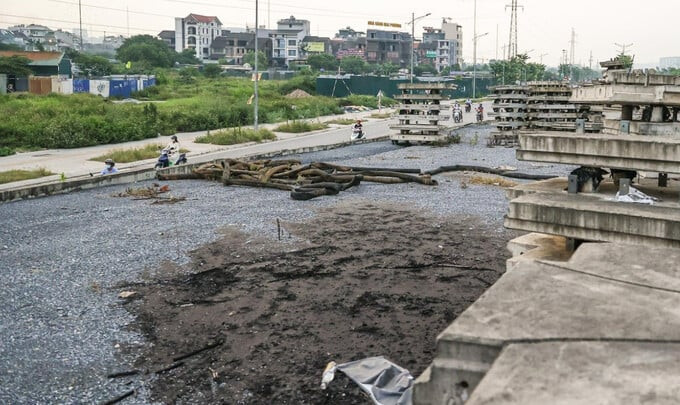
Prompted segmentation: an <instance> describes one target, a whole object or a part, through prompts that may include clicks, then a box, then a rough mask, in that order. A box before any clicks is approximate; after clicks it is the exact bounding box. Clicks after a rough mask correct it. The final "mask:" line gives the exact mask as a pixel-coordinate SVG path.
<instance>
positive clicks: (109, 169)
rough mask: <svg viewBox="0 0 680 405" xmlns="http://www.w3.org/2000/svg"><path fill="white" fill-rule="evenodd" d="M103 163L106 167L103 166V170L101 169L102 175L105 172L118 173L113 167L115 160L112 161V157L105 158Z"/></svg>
mask: <svg viewBox="0 0 680 405" xmlns="http://www.w3.org/2000/svg"><path fill="white" fill-rule="evenodd" d="M104 164H105V165H106V167H105V168H104V170H102V171H101V175H102V176H105V175H107V174H114V173H118V169H116V167H115V166H116V162H114V161H113V159H106V160H105V161H104ZM90 175H92V174H90Z"/></svg>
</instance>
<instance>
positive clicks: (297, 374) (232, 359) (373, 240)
mask: <svg viewBox="0 0 680 405" xmlns="http://www.w3.org/2000/svg"><path fill="white" fill-rule="evenodd" d="M283 228H284V229H285V231H286V232H284V238H287V237H288V236H287V234H288V232H290V233H291V234H292V235H294V236H295V237H296V238H299V239H300V240H301V241H302V242H299V243H297V244H296V245H291V242H290V240H292V239H288V240H289V242H287V243H281V242H277V241H274V242H272V241H271V240H263V239H259V240H258V239H257V238H255V237H253V236H252V235H250V236H249V235H243V234H242V233H239V232H238V231H233V232H228V233H227V234H225V236H224V238H223V239H222V240H220V241H218V242H215V243H213V244H210V245H206V246H204V247H202V248H200V249H198V250H196V251H195V252H194V253H193V254H192V256H193V257H192V259H193V261H192V263H191V264H189V266H191V270H192V271H193V272H194V274H193V275H191V276H188V277H187V276H183V277H181V278H177V279H172V280H164V281H159V282H155V283H152V284H150V285H146V286H135V289H136V290H137V293H138V294H137V297H139V298H137V300H136V301H134V302H131V303H129V304H130V305H127V307H128V308H129V309H130V310H131V311H132V312H133V313H134V314H135V315H137V319H138V324H137V325H136V326H137V329H138V330H139V331H141V332H142V333H144V334H145V335H146V337H147V338H148V339H149V340H150V341H151V343H153V345H152V346H151V347H150V348H148V350H147V352H146V353H145V354H144V355H143V356H142V357H141V358H140V359H139V361H138V364H137V366H138V367H139V368H140V369H158V368H159V367H164V366H165V367H167V366H168V365H171V364H173V362H176V361H178V360H177V359H178V358H180V359H182V364H181V365H179V366H177V367H176V368H172V369H170V370H168V371H167V372H163V373H161V374H159V375H158V378H157V379H156V380H155V381H153V382H152V384H153V385H152V389H153V395H154V397H155V399H157V400H160V401H163V402H166V403H175V402H183V403H192V402H203V403H229V404H234V403H237V404H261V403H276V404H357V403H366V404H368V403H370V401H369V400H368V399H367V397H365V396H364V395H363V394H362V393H361V391H360V390H359V389H358V388H357V387H356V386H355V385H354V384H353V383H351V382H350V381H349V380H348V379H347V378H346V377H344V376H343V375H341V374H338V375H337V377H336V381H334V382H333V383H332V384H331V385H330V387H329V388H328V389H327V390H326V391H322V390H321V389H320V388H319V384H320V376H321V372H322V371H323V369H324V367H325V365H326V363H327V362H328V361H330V360H335V361H337V362H346V361H351V360H358V359H361V358H365V357H369V356H377V355H384V356H385V357H387V358H388V359H390V360H392V361H394V362H395V363H397V364H399V365H401V366H403V367H405V368H407V369H408V370H409V371H410V372H411V373H412V374H413V375H414V376H418V375H419V374H420V373H421V372H422V371H423V370H424V369H425V367H426V366H427V365H428V364H429V362H430V361H432V358H433V356H434V350H435V338H436V336H437V334H438V333H440V332H441V331H442V330H443V329H444V328H445V327H446V325H448V324H449V323H450V322H451V321H452V320H453V319H455V318H456V317H457V316H458V315H459V314H460V313H461V312H462V311H464V310H465V309H466V308H467V307H468V306H469V305H470V304H471V303H472V302H474V301H475V300H476V299H477V297H479V296H480V295H481V294H482V293H483V292H484V291H485V290H486V289H487V288H488V287H489V286H490V285H492V284H493V283H494V282H495V281H496V280H497V278H498V277H499V276H500V274H501V273H502V271H503V269H504V267H505V266H504V265H505V259H506V250H505V244H506V241H507V239H508V237H509V235H507V234H505V233H504V232H498V230H496V229H489V228H488V227H487V226H485V225H482V224H480V223H478V222H477V221H475V220H471V219H467V218H447V219H442V218H436V217H428V216H425V215H423V214H422V213H421V212H415V211H409V210H407V209H403V208H400V207H395V206H391V205H389V206H388V205H378V204H374V203H370V202H357V201H354V202H352V203H351V204H349V203H344V204H343V205H340V206H337V207H335V208H332V209H325V210H322V211H321V212H320V213H319V215H318V216H317V217H316V218H315V219H313V220H312V221H310V222H308V223H303V224H291V223H287V224H283ZM272 234H273V235H276V234H277V228H276V224H273V225H272ZM215 342H217V343H215ZM186 353H196V354H195V355H192V356H190V357H188V358H184V356H182V355H183V354H186Z"/></svg>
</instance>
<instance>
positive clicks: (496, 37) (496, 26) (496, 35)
mask: <svg viewBox="0 0 680 405" xmlns="http://www.w3.org/2000/svg"><path fill="white" fill-rule="evenodd" d="M496 60H498V24H496Z"/></svg>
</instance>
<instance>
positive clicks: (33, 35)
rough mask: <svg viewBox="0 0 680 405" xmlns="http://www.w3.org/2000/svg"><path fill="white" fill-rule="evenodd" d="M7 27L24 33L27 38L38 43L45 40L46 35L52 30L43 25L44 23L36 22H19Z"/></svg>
mask: <svg viewBox="0 0 680 405" xmlns="http://www.w3.org/2000/svg"><path fill="white" fill-rule="evenodd" d="M7 29H8V30H9V31H12V32H20V33H22V34H23V35H25V36H26V37H27V38H28V39H29V40H31V41H33V42H40V43H43V42H46V41H47V38H46V37H47V35H48V34H49V33H51V32H52V30H51V29H49V28H47V27H45V26H44V25H37V24H28V25H24V24H19V25H15V26H12V27H9V28H7Z"/></svg>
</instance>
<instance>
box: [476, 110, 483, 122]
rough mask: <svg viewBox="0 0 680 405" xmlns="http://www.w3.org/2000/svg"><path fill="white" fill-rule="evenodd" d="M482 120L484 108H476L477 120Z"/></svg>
mask: <svg viewBox="0 0 680 405" xmlns="http://www.w3.org/2000/svg"><path fill="white" fill-rule="evenodd" d="M482 121H484V110H477V122H482Z"/></svg>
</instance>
